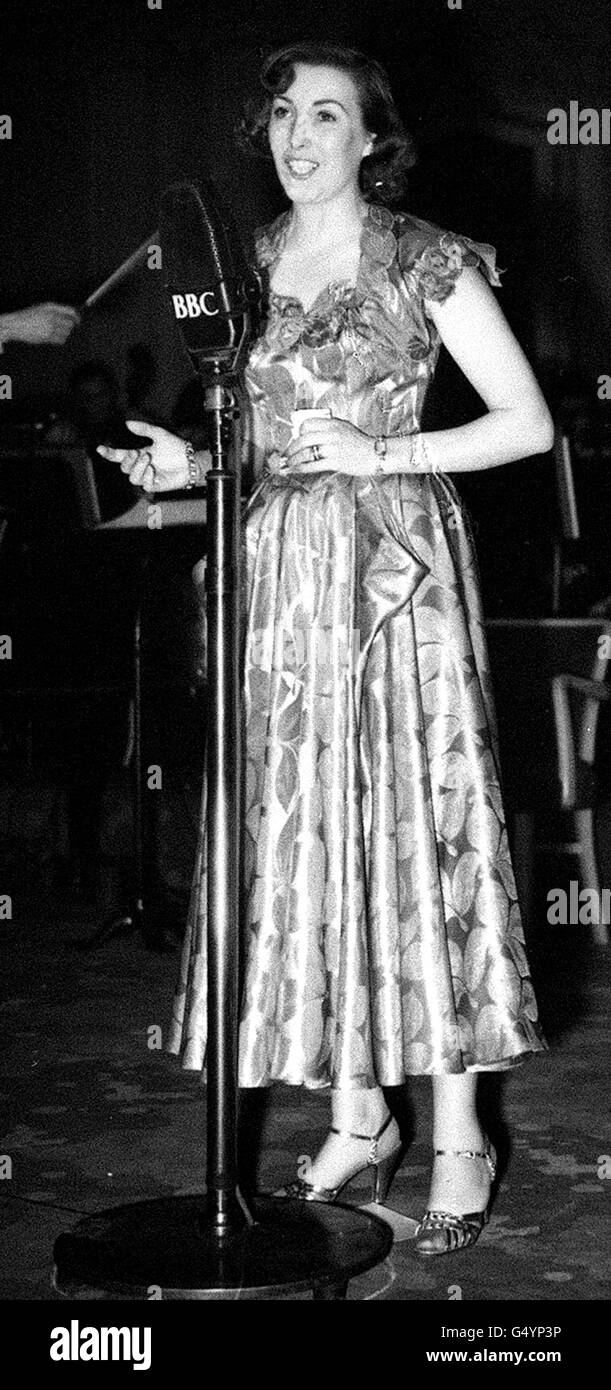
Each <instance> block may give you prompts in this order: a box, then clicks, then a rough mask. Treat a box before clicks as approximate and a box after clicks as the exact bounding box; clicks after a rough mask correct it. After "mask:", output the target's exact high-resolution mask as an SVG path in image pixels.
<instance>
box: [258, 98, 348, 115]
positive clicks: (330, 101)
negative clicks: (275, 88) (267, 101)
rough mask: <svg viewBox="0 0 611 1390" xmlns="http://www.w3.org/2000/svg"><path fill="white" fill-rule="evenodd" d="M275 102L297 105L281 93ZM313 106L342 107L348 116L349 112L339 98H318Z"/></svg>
mask: <svg viewBox="0 0 611 1390" xmlns="http://www.w3.org/2000/svg"><path fill="white" fill-rule="evenodd" d="M274 100H275V101H286V102H287V104H288V105H289V106H294V105H295V103H294V101H292V100H291V98H290V97H284V96H282V93H281V92H279V93H278V95H277V96H276V97H275V98H274ZM312 106H339V107H341V109H342V111H345V112H346V115H348V111H347V109H346V107H345V106H344V105H343V104H342V102H341V101H338V100H337V97H319V98H318V101H313V102H312Z"/></svg>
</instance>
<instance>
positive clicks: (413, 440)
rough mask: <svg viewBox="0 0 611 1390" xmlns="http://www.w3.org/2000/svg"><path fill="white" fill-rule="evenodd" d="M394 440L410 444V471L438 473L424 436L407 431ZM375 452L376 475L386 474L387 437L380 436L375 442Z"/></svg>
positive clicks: (395, 436) (397, 435) (396, 436)
mask: <svg viewBox="0 0 611 1390" xmlns="http://www.w3.org/2000/svg"><path fill="white" fill-rule="evenodd" d="M392 438H394V439H408V440H409V444H410V459H409V465H410V466H409V471H410V472H411V473H436V472H437V469H436V467H435V465H434V464H433V463H431V460H430V458H429V455H428V452H427V447H426V444H425V442H424V435H423V434H421V433H419V432H418V433H415V432H414V431H413V430H406V431H405V432H404V433H399V434H396V435H393V436H392ZM373 447H374V452H375V453H376V455H377V458H378V463H377V466H376V470H375V471H376V473H386V472H387V471H388V469H387V468H386V466H385V464H386V458H387V456H388V439H387V438H386V436H385V435H383V434H379V435H377V436H376V438H375V439H374V441H373Z"/></svg>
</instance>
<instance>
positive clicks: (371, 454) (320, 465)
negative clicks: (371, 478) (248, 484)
mask: <svg viewBox="0 0 611 1390" xmlns="http://www.w3.org/2000/svg"><path fill="white" fill-rule="evenodd" d="M373 444H374V441H373V437H372V435H370V434H364V433H363V431H362V430H359V429H357V428H356V425H351V424H350V423H349V421H348V420H336V419H334V418H333V416H331V417H330V418H329V419H314V420H304V422H303V424H302V426H301V429H300V431H299V434H298V436H297V438H296V439H293V440H292V441H291V444H290V445H289V447H288V449H287V450H286V464H285V465H284V467H283V468H281V469H280V472H283V473H325V472H333V473H353V474H365V473H373V472H374V471H375V467H376V464H377V462H378V459H377V456H376V453H375V450H374V447H373Z"/></svg>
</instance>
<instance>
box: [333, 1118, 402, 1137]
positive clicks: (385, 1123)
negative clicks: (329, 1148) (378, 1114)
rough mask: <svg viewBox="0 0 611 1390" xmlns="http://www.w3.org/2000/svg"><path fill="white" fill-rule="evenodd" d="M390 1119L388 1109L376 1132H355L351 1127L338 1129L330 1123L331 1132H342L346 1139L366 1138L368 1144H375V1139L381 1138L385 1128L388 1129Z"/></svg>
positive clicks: (390, 1122)
mask: <svg viewBox="0 0 611 1390" xmlns="http://www.w3.org/2000/svg"><path fill="white" fill-rule="evenodd" d="M392 1119H393V1117H392V1115H391V1113H390V1111H389V1112H388V1115H387V1116H386V1119H385V1120H384V1121H383V1123H382V1124H381V1125H380V1128H379V1130H378V1132H377V1134H355V1133H354V1132H353V1130H351V1129H338V1128H337V1126H336V1125H331V1133H332V1134H343V1135H345V1136H346V1137H347V1138H348V1139H367V1140H368V1142H369V1143H370V1144H375V1143H376V1142H377V1140H378V1139H381V1138H382V1135H383V1134H385V1132H386V1130H387V1129H388V1126H389V1125H390V1124H392Z"/></svg>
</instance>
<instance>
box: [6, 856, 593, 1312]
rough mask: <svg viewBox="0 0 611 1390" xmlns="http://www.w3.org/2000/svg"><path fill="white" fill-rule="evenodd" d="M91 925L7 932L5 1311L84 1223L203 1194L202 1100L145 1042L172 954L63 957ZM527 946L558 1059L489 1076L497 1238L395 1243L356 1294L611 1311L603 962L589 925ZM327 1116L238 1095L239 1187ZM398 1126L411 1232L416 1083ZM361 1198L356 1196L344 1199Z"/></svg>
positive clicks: (396, 1188)
mask: <svg viewBox="0 0 611 1390" xmlns="http://www.w3.org/2000/svg"><path fill="white" fill-rule="evenodd" d="M606 881H607V882H608V881H609V880H608V878H607V879H606ZM93 920H94V919H93V917H92V915H91V914H89V915H85V914H83V913H82V912H81V913H80V914H76V913H72V914H70V915H67V914H64V915H62V914H61V912H60V909H59V907H58V905H57V903H55V904H53V903H49V904H44V903H42V902H40V901H38V902H35V901H30V902H27V901H25V900H23V901H22V902H19V903H16V904H15V905H14V916H13V920H12V921H11V922H4V923H3V924H2V933H1V935H0V960H1V969H2V976H3V981H4V987H3V997H4V1003H3V1006H2V1010H1V1012H2V1019H3V1025H4V1037H5V1051H4V1060H3V1063H2V1079H1V1092H2V1111H1V1113H2V1117H3V1118H2V1121H1V1132H0V1172H2V1176H3V1181H2V1182H0V1225H1V1228H2V1236H1V1238H0V1298H3V1299H49V1300H52V1299H59V1297H60V1295H59V1294H57V1293H56V1292H55V1291H54V1290H53V1288H52V1286H51V1272H52V1250H53V1243H54V1241H55V1239H56V1237H57V1236H58V1235H59V1234H60V1232H62V1231H66V1230H70V1229H71V1227H72V1226H73V1225H74V1224H76V1222H77V1220H78V1219H79V1215H80V1214H83V1213H91V1212H95V1211H96V1210H100V1209H102V1208H105V1207H108V1206H112V1205H115V1204H117V1205H120V1204H122V1203H125V1202H129V1201H132V1200H140V1199H143V1198H148V1197H151V1198H152V1197H156V1196H169V1195H171V1194H173V1193H182V1192H185V1193H186V1192H197V1191H201V1189H202V1187H203V1181H204V1171H205V1167H204V1146H205V1133H204V1130H205V1124H204V1121H205V1092H204V1090H203V1088H202V1086H201V1084H200V1082H199V1078H198V1077H197V1076H196V1075H194V1074H192V1073H185V1072H183V1071H181V1069H180V1067H179V1065H178V1063H177V1062H176V1061H175V1059H173V1058H170V1057H168V1056H167V1055H166V1054H164V1052H163V1051H162V1050H160V1049H158V1048H157V1047H155V1046H151V1045H150V1044H151V1042H153V1043H155V1042H157V1041H158V1035H157V1034H156V1033H154V1032H152V1031H151V1030H154V1029H155V1028H158V1029H160V1030H161V1036H162V1037H163V1036H164V1035H165V1030H166V1026H167V1019H168V1009H169V1005H170V1000H171V995H172V990H173V982H174V976H175V972H176V968H177V953H175V954H174V955H156V954H153V953H151V952H148V951H146V950H145V949H144V947H143V945H142V942H141V940H140V939H139V938H131V939H126V940H122V941H118V942H117V941H115V942H111V943H108V944H107V945H106V946H104V947H103V948H102V950H101V951H100V952H99V953H98V954H96V955H88V956H82V955H79V954H76V953H74V952H71V951H70V950H69V949H68V948H67V942H68V940H69V938H70V937H73V936H84V935H86V934H87V932H88V931H89V930H90V929H91V926H92V923H93ZM530 951H531V958H532V964H533V970H534V975H535V983H536V986H537V989H538V994H539V998H540V1006H541V1010H542V1014H543V1019H544V1023H545V1026H546V1031H547V1035H548V1040H549V1043H550V1052H549V1054H548V1055H546V1056H542V1057H538V1058H535V1059H534V1060H532V1061H530V1062H529V1063H527V1064H526V1065H524V1066H522V1067H520V1068H518V1069H516V1070H515V1071H513V1072H510V1073H505V1074H504V1075H503V1076H501V1077H492V1078H486V1092H487V1094H486V1104H487V1108H488V1112H489V1114H490V1121H489V1123H490V1129H491V1132H492V1135H493V1137H494V1138H495V1141H496V1143H497V1147H498V1148H499V1150H500V1155H501V1159H502V1164H503V1168H504V1172H503V1176H502V1181H501V1185H500V1190H499V1193H498V1196H497V1199H496V1203H495V1206H494V1209H493V1214H492V1218H491V1221H490V1225H489V1226H488V1228H487V1229H486V1230H485V1231H484V1233H483V1235H482V1236H481V1238H480V1240H479V1243H478V1245H477V1247H476V1248H475V1249H474V1250H472V1251H470V1252H465V1253H463V1254H456V1255H453V1256H452V1257H448V1258H446V1259H442V1260H435V1261H430V1262H428V1263H427V1262H425V1261H423V1260H421V1259H419V1258H418V1256H417V1255H416V1254H415V1252H414V1249H413V1246H412V1244H411V1242H410V1241H406V1242H405V1243H402V1244H396V1245H395V1246H394V1249H393V1252H392V1254H391V1256H390V1257H389V1258H388V1259H387V1260H386V1262H385V1263H384V1264H383V1265H381V1266H379V1267H378V1268H377V1269H374V1270H373V1271H371V1272H370V1273H368V1274H366V1275H364V1276H361V1277H360V1278H357V1279H355V1280H354V1281H353V1282H352V1284H351V1286H350V1289H349V1294H348V1297H349V1298H350V1299H357V1300H358V1299H360V1300H366V1299H392V1300H405V1301H420V1300H440V1299H445V1300H452V1299H459V1298H463V1299H469V1300H474V1299H495V1300H499V1301H500V1302H503V1301H504V1300H506V1299H519V1300H526V1299H528V1300H534V1301H536V1300H542V1299H549V1298H552V1299H558V1300H575V1299H601V1300H602V1299H608V1298H609V1294H610V1292H611V1270H610V1266H609V1249H610V1248H611V1243H610V1241H609V1197H610V1195H611V1136H610V1133H609V1129H608V1122H607V1114H608V1109H609V1106H608V1074H609V1031H610V1028H609V1018H610V1014H609V1002H610V996H611V989H610V980H609V965H610V963H611V951H609V950H607V951H605V950H604V949H603V948H601V947H595V946H592V945H591V944H589V942H588V939H587V933H586V931H585V929H584V928H580V927H576V928H572V929H567V930H566V931H558V930H557V931H555V932H554V931H552V930H551V929H550V928H549V927H546V928H545V929H542V931H541V933H540V935H539V936H538V938H537V940H536V941H531V944H530ZM327 1113H328V1111H327V1100H326V1098H325V1096H324V1094H321V1093H306V1092H303V1091H301V1090H299V1089H295V1088H288V1087H280V1086H277V1087H274V1088H271V1089H270V1090H269V1091H267V1092H258V1093H253V1092H249V1093H248V1095H247V1098H246V1105H245V1113H244V1134H243V1149H244V1154H245V1160H244V1170H245V1176H246V1177H247V1178H250V1180H252V1181H256V1182H258V1183H259V1184H260V1185H261V1187H263V1188H265V1189H267V1190H270V1189H273V1188H274V1187H275V1186H277V1185H278V1184H279V1183H280V1182H281V1181H282V1180H284V1179H287V1178H290V1177H291V1176H293V1175H294V1173H295V1168H296V1163H297V1159H298V1157H299V1156H300V1155H304V1154H310V1153H313V1152H314V1151H315V1148H316V1147H317V1145H318V1144H319V1143H320V1141H321V1140H322V1137H323V1134H324V1131H325V1127H326V1124H327ZM403 1118H404V1122H405V1126H406V1131H407V1132H408V1134H411V1136H412V1138H411V1143H410V1146H409V1149H408V1151H407V1153H406V1156H405V1159H404V1161H403V1165H402V1168H401V1170H400V1172H399V1173H398V1174H397V1177H396V1179H395V1182H394V1184H393V1187H392V1189H391V1195H390V1199H389V1200H390V1204H391V1205H392V1206H394V1207H395V1208H397V1209H398V1210H400V1211H402V1212H403V1213H405V1214H406V1215H409V1216H411V1217H415V1218H417V1217H419V1215H420V1214H421V1213H422V1211H423V1209H424V1205H425V1201H426V1195H427V1179H428V1171H429V1134H430V1120H431V1106H430V1084H429V1082H428V1081H427V1079H426V1078H418V1079H416V1080H414V1081H413V1082H412V1083H411V1086H410V1100H409V1103H408V1104H407V1105H406V1106H405V1107H404V1117H403ZM257 1149H258V1158H256V1157H255V1155H256V1153H257ZM1 1156H4V1159H3V1158H2V1157H1ZM605 1156H607V1157H606V1160H605ZM7 1158H8V1160H9V1163H8V1164H7V1161H6V1160H7ZM9 1173H10V1176H9ZM366 1196H367V1194H366V1190H365V1188H360V1189H359V1188H358V1187H353V1188H352V1189H351V1191H350V1194H349V1199H350V1200H355V1201H359V1200H363V1201H365V1200H366Z"/></svg>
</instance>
